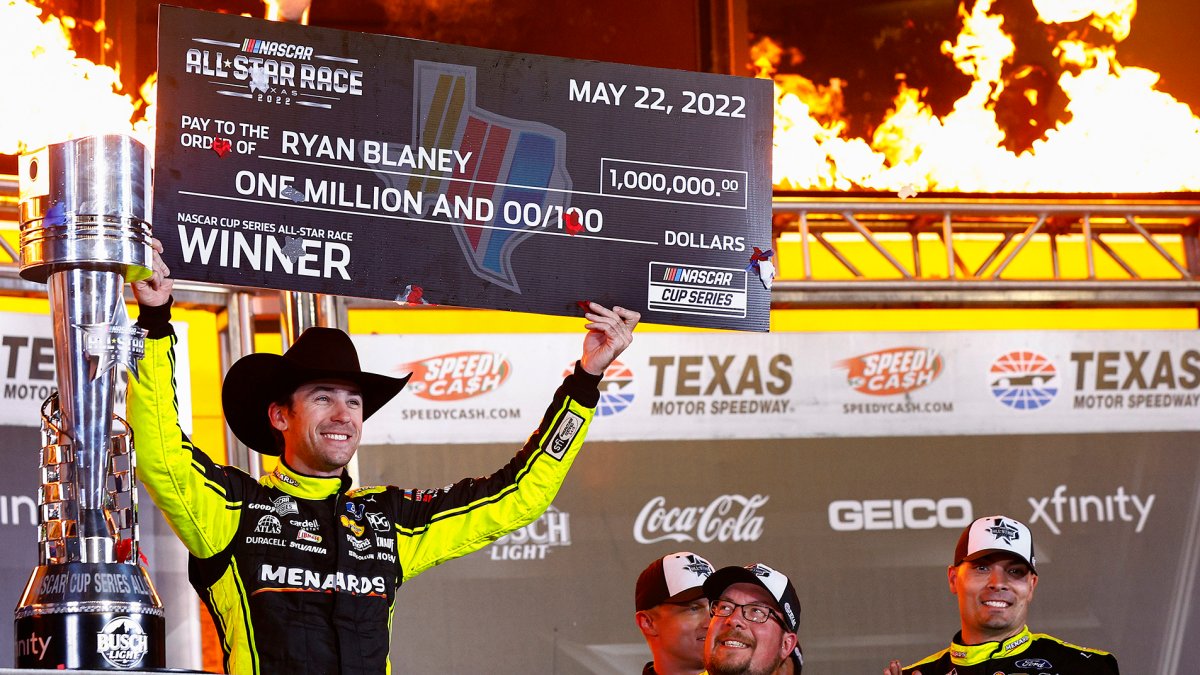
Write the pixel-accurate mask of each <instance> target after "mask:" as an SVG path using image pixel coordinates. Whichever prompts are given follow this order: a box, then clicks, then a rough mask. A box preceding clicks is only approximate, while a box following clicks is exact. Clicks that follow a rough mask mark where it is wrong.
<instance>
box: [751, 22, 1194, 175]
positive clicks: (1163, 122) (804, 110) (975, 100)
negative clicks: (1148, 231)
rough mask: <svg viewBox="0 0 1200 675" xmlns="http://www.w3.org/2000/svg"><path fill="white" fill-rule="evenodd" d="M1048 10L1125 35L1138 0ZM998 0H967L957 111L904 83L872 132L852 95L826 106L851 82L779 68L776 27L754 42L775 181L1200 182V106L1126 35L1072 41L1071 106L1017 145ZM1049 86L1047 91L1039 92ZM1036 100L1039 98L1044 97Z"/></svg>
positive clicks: (1008, 41) (947, 47) (1066, 61)
mask: <svg viewBox="0 0 1200 675" xmlns="http://www.w3.org/2000/svg"><path fill="white" fill-rule="evenodd" d="M1033 4H1034V6H1035V8H1036V9H1037V10H1038V13H1039V18H1040V20H1041V21H1042V22H1043V23H1046V24H1057V23H1070V22H1076V21H1083V20H1087V21H1088V22H1089V24H1090V25H1091V26H1092V27H1094V28H1097V29H1099V30H1102V31H1104V32H1106V33H1108V34H1109V35H1111V36H1112V39H1113V40H1114V42H1120V41H1122V40H1124V39H1125V38H1126V37H1128V35H1129V31H1130V25H1131V22H1132V20H1133V16H1134V14H1135V12H1136V9H1137V1H1136V0H1033ZM991 9H992V0H977V1H976V2H975V5H974V7H973V8H972V10H971V11H970V12H968V11H967V10H966V9H965V7H963V6H960V9H959V15H960V17H961V18H962V30H961V31H960V32H959V35H958V38H957V39H956V40H955V42H954V43H950V42H945V43H943V44H942V52H943V53H944V54H946V55H947V56H949V57H951V58H953V59H954V62H955V64H956V65H957V67H958V69H959V70H961V71H962V72H963V73H964V74H966V75H968V76H970V77H971V78H972V81H971V86H970V89H969V90H968V91H967V93H966V94H964V95H963V96H962V97H961V98H960V99H959V100H958V101H956V102H955V104H954V106H953V109H952V110H951V112H949V113H948V114H946V115H945V116H943V117H938V116H937V115H935V114H934V113H933V111H932V110H931V109H930V107H929V106H928V105H927V104H925V103H923V102H922V100H921V95H922V93H921V92H920V91H918V90H916V89H912V88H910V87H907V86H904V85H903V84H902V85H901V88H900V91H899V93H898V94H897V96H896V98H895V101H894V106H893V108H892V110H891V111H890V112H889V114H888V116H887V118H886V119H885V120H884V121H883V122H882V123H881V124H880V125H879V126H878V127H877V128H876V130H875V133H874V135H873V136H872V138H871V141H870V142H869V143H868V142H867V141H866V140H864V139H860V138H846V137H845V124H844V123H843V122H842V121H841V119H840V115H839V113H840V107H838V106H834V109H833V110H832V111H830V110H829V109H828V106H827V109H826V110H825V114H824V116H823V115H822V114H821V112H820V106H821V104H822V103H823V102H828V101H829V100H830V99H831V95H836V96H833V98H834V99H835V102H836V103H838V104H840V87H841V83H837V82H835V83H833V84H832V85H831V86H830V87H820V86H818V85H814V84H813V83H812V82H810V81H808V80H806V79H804V78H802V77H799V76H794V75H793V76H787V75H776V74H775V70H776V67H777V64H778V62H779V59H780V57H781V54H782V50H781V49H779V47H778V46H776V45H774V43H772V42H771V41H770V40H769V39H767V40H764V41H763V42H761V43H760V44H759V45H756V46H755V48H754V50H753V51H752V57H753V58H754V59H755V65H756V66H757V68H758V70H759V77H766V78H773V79H774V80H775V93H776V103H775V154H774V167H775V169H774V182H775V185H776V187H778V188H781V189H801V190H806V189H819V190H828V189H850V188H854V187H859V188H867V189H874V190H886V191H897V190H908V191H910V192H911V191H913V190H919V191H928V190H938V191H969V192H996V191H1003V192H1168V191H1187V190H1200V162H1197V161H1196V159H1195V158H1196V157H1198V156H1200V118H1197V117H1196V116H1195V115H1193V114H1192V111H1191V109H1190V108H1189V107H1188V106H1187V105H1186V104H1184V103H1181V102H1180V101H1178V100H1176V99H1175V98H1174V97H1172V96H1171V95H1170V94H1167V93H1165V92H1162V91H1158V90H1156V89H1155V85H1156V84H1157V82H1158V78H1159V76H1158V74H1157V73H1155V72H1154V71H1151V70H1147V69H1144V68H1134V67H1126V66H1122V65H1121V64H1120V63H1119V62H1118V61H1117V57H1116V48H1115V47H1113V46H1104V47H1101V46H1095V45H1092V44H1090V43H1087V42H1085V41H1083V40H1080V39H1077V38H1071V39H1064V40H1061V41H1059V42H1058V44H1057V46H1056V48H1055V52H1054V53H1055V56H1056V57H1057V58H1058V59H1059V62H1060V63H1061V65H1063V66H1064V73H1063V74H1062V75H1061V76H1060V77H1059V80H1058V87H1059V88H1060V89H1061V91H1062V92H1063V93H1064V94H1065V96H1066V97H1067V98H1068V99H1069V100H1068V103H1067V106H1066V113H1067V119H1066V121H1063V122H1060V123H1058V124H1057V125H1056V126H1055V127H1054V128H1051V129H1049V130H1047V131H1046V133H1045V134H1044V135H1043V136H1042V137H1041V138H1040V139H1038V140H1036V141H1034V142H1033V144H1032V147H1030V149H1029V150H1026V151H1024V152H1020V153H1016V152H1013V151H1011V150H1008V149H1007V148H1005V147H1004V146H1003V143H1004V140H1005V133H1004V131H1003V130H1002V129H1001V127H1000V125H999V124H998V122H997V117H996V104H997V101H998V100H999V97H1000V94H1001V93H1002V92H1003V91H1004V89H1005V87H1006V86H1008V85H1009V83H1008V82H1006V81H1005V80H1004V78H1003V77H1002V70H1003V68H1004V66H1005V64H1008V63H1011V62H1012V58H1013V55H1014V53H1015V46H1014V43H1013V40H1012V38H1011V37H1010V36H1009V35H1008V34H1007V33H1005V32H1004V17H1003V16H1001V15H998V14H992V13H991ZM1026 95H1027V96H1030V97H1033V96H1035V93H1034V92H1026ZM1030 100H1031V101H1034V102H1036V101H1035V99H1033V98H1031V99H1030Z"/></svg>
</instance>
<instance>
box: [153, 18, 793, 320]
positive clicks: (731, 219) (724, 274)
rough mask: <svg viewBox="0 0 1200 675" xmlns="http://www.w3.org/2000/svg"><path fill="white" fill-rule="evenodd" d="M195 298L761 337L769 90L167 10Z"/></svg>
mask: <svg viewBox="0 0 1200 675" xmlns="http://www.w3.org/2000/svg"><path fill="white" fill-rule="evenodd" d="M158 96H159V99H158V123H157V124H158V127H157V129H158V130H157V134H158V135H157V146H156V172H155V188H154V199H155V205H154V230H155V235H156V236H157V237H159V238H160V239H162V240H163V243H164V245H165V247H166V252H165V254H164V257H165V259H166V262H167V264H168V265H170V267H171V269H172V273H173V274H174V275H175V276H177V277H180V278H184V279H192V280H198V281H208V282H216V283H224V284H232V285H241V286H257V287H266V288H280V289H288V290H298V291H310V292H317V293H330V294H339V295H349V296H358V297H371V298H379V299H387V300H399V301H406V302H410V303H433V304H445V305H459V306H470V307H486V308H498V309H510V310H518V311H529V312H541V313H548V314H563V315H578V314H579V313H580V310H579V307H578V303H579V302H580V301H583V300H595V301H597V302H600V303H602V304H605V305H613V304H618V305H622V306H624V307H629V308H632V309H636V310H638V311H640V312H642V314H643V319H644V320H646V321H651V322H656V323H666V324H681V325H696V326H708V327H720V328H736V329H744V330H756V331H765V330H767V327H768V310H769V306H770V293H769V291H768V290H767V289H766V288H765V286H764V284H763V283H762V282H761V280H760V278H759V277H758V274H757V271H756V269H755V268H753V267H752V266H751V265H750V263H751V257H752V255H753V253H754V248H755V247H758V248H760V249H762V250H764V251H765V250H768V249H770V248H771V232H770V215H771V214H770V207H771V183H770V176H771V171H770V150H771V126H772V100H771V97H772V87H771V84H770V82H768V81H766V80H753V79H750V78H740V77H729V76H721V75H711V74H704V73H692V72H683V71H672V70H664V69H654V68H641V67H633V66H623V65H616V64H608V63H598V62H591V61H577V60H568V59H559V58H550V57H542V56H530V55H524V54H513V53H508V52H498V51H492V50H483V49H473V48H467V47H459V46H451V45H442V44H437V43H432V42H424V41H418V40H410V39H404V38H395V37H387V36H380V35H370V34H362V33H352V32H346V31H337V30H329V29H321V28H313V27H308V26H299V25H295V24H282V23H272V22H266V21H261V20H256V19H247V18H242V17H233V16H227V15H221V14H212V13H207V12H198V11H194V10H185V9H179V8H173V7H163V8H162V9H161V14H160V35H159V94H158Z"/></svg>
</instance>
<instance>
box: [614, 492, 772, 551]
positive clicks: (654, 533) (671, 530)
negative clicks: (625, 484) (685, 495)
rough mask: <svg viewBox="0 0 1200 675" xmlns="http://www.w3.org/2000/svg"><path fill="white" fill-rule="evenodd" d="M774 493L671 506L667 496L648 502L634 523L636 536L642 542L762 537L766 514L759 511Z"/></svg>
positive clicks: (732, 539)
mask: <svg viewBox="0 0 1200 675" xmlns="http://www.w3.org/2000/svg"><path fill="white" fill-rule="evenodd" d="M769 499H770V497H767V496H764V495H754V496H752V497H745V496H742V495H721V496H720V497H717V498H716V499H714V500H712V501H711V502H709V503H708V505H707V506H673V507H671V508H667V505H666V504H667V499H666V497H662V496H659V497H655V498H654V499H651V500H650V501H648V502H646V505H645V506H643V507H642V510H641V512H640V513H638V516H637V520H635V521H634V523H633V538H634V540H636V541H637V542H638V543H639V544H653V543H656V542H660V541H668V540H670V541H680V542H682V541H702V542H712V541H719V542H727V541H758V538H759V537H761V536H762V530H763V519H762V516H758V515H755V512H756V511H757V510H758V508H759V507H761V506H762V505H763V504H766V503H767V500H769Z"/></svg>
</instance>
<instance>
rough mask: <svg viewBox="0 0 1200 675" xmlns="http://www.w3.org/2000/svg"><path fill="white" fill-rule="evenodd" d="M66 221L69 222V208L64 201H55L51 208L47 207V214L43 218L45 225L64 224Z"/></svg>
mask: <svg viewBox="0 0 1200 675" xmlns="http://www.w3.org/2000/svg"><path fill="white" fill-rule="evenodd" d="M65 222H67V209H66V207H65V206H63V203H62V202H54V204H53V205H51V206H50V208H49V209H46V215H45V216H43V218H42V225H43V226H44V227H51V226H54V225H62V224H63V223H65Z"/></svg>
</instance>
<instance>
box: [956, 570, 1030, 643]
mask: <svg viewBox="0 0 1200 675" xmlns="http://www.w3.org/2000/svg"><path fill="white" fill-rule="evenodd" d="M948 578H949V581H950V592H951V593H954V594H955V595H957V596H958V612H959V616H960V617H961V618H962V637H963V641H964V642H965V643H966V644H968V645H975V644H982V643H984V642H992V641H1000V640H1004V639H1005V638H1007V637H1009V636H1012V635H1015V634H1016V633H1018V632H1020V630H1021V629H1022V628H1023V627H1024V626H1025V623H1026V621H1027V619H1028V617H1029V603H1030V602H1031V601H1032V600H1033V591H1034V589H1035V588H1037V580H1038V577H1037V574H1035V573H1034V572H1033V571H1032V570H1030V569H1029V565H1028V564H1026V563H1025V561H1024V560H1022V559H1021V558H1018V557H1016V556H1014V555H1012V554H1008V553H993V554H991V555H987V556H984V557H982V558H979V559H976V560H973V561H964V562H962V563H960V564H958V565H956V566H953V567H950V569H949V574H948Z"/></svg>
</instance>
